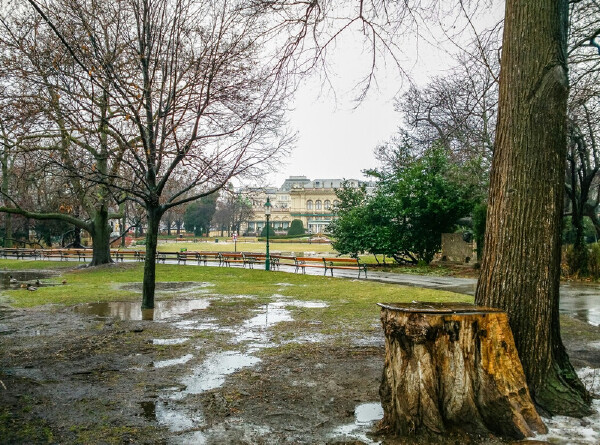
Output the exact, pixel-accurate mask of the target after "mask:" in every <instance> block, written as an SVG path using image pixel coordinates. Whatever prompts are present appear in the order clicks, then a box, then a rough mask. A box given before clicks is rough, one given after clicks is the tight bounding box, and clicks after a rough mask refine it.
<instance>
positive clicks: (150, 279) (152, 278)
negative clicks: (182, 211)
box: [142, 208, 161, 309]
mask: <svg viewBox="0 0 600 445" xmlns="http://www.w3.org/2000/svg"><path fill="white" fill-rule="evenodd" d="M147 215H148V228H147V230H146V259H145V262H144V282H143V283H142V309H153V308H154V290H155V288H156V262H155V258H156V250H157V245H158V227H159V225H160V217H161V213H160V211H159V210H158V209H153V208H148V209H147Z"/></svg>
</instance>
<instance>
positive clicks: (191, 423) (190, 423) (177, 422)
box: [154, 400, 204, 433]
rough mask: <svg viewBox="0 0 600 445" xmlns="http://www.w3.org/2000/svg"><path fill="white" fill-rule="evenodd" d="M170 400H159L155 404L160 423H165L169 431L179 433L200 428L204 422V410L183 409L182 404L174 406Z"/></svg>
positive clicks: (156, 415)
mask: <svg viewBox="0 0 600 445" xmlns="http://www.w3.org/2000/svg"><path fill="white" fill-rule="evenodd" d="M171 404H174V402H172V401H170V400H158V401H157V402H156V403H155V404H154V415H155V418H156V421H157V422H158V423H159V424H160V425H165V426H166V427H167V428H168V429H169V431H171V432H173V433H178V432H181V431H188V430H191V429H194V428H198V427H200V426H202V425H203V424H204V415H203V414H202V412H196V411H191V410H189V409H182V407H180V406H172V405H171Z"/></svg>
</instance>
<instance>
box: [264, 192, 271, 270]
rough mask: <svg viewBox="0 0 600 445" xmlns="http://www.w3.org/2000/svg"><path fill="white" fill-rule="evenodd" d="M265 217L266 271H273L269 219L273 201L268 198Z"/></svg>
mask: <svg viewBox="0 0 600 445" xmlns="http://www.w3.org/2000/svg"><path fill="white" fill-rule="evenodd" d="M265 216H266V217H267V254H266V258H265V270H271V258H270V256H269V231H270V230H269V217H270V216H271V200H270V199H269V197H267V202H266V203H265Z"/></svg>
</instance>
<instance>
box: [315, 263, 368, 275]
mask: <svg viewBox="0 0 600 445" xmlns="http://www.w3.org/2000/svg"><path fill="white" fill-rule="evenodd" d="M323 263H324V264H325V275H327V271H330V272H331V276H333V270H334V269H338V270H357V271H358V278H360V274H361V273H363V272H364V274H365V278H367V265H366V264H362V263H361V262H360V260H359V259H358V258H323Z"/></svg>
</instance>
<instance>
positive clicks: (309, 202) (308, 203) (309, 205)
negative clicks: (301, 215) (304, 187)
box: [306, 199, 313, 210]
mask: <svg viewBox="0 0 600 445" xmlns="http://www.w3.org/2000/svg"><path fill="white" fill-rule="evenodd" d="M312 209H313V202H312V201H311V200H310V199H309V200H308V201H306V210H312Z"/></svg>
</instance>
